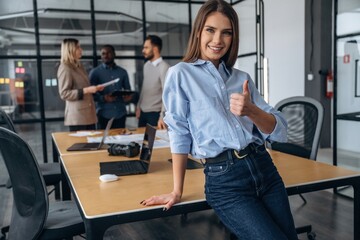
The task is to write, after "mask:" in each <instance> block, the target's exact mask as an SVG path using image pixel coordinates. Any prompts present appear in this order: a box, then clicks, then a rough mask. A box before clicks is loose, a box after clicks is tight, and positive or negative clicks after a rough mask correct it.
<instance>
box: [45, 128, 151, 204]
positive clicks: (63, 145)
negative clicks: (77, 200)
mask: <svg viewBox="0 0 360 240" xmlns="http://www.w3.org/2000/svg"><path fill="white" fill-rule="evenodd" d="M123 130H124V129H110V131H109V136H112V135H118V134H121V133H122V132H123ZM99 132H101V133H100V134H98V135H94V136H92V137H100V136H103V131H102V130H100V131H99ZM131 132H132V133H134V134H137V133H144V132H145V128H138V129H137V130H136V131H131ZM69 134H70V132H55V133H52V134H51V136H52V152H53V161H54V162H59V157H60V156H64V155H71V156H73V155H78V154H80V155H82V154H90V153H98V152H102V153H107V149H105V148H104V149H100V150H96V151H67V150H66V149H67V148H68V147H70V146H71V145H73V144H74V143H79V142H87V137H74V136H70V135H69ZM61 166H62V165H61ZM61 171H62V173H63V174H62V176H63V177H62V180H61V193H62V197H61V198H62V199H63V200H69V199H70V198H71V196H70V188H69V185H68V184H67V180H66V178H65V174H64V169H63V167H61ZM59 195H60V194H59V193H57V194H56V199H59V198H60V196H59Z"/></svg>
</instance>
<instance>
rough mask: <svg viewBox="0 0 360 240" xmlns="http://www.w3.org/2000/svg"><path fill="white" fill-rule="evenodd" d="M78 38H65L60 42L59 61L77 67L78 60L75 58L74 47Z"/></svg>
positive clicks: (77, 42)
mask: <svg viewBox="0 0 360 240" xmlns="http://www.w3.org/2000/svg"><path fill="white" fill-rule="evenodd" d="M78 45H79V40H77V39H75V38H65V39H64V40H63V41H62V43H61V63H65V64H68V65H70V66H72V67H79V66H80V62H79V61H78V59H76V58H75V54H76V48H77V46H78Z"/></svg>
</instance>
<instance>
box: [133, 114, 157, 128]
mask: <svg viewBox="0 0 360 240" xmlns="http://www.w3.org/2000/svg"><path fill="white" fill-rule="evenodd" d="M159 117H160V112H143V111H141V113H140V118H139V123H138V127H146V124H147V123H148V124H150V125H151V126H157V124H158V121H159Z"/></svg>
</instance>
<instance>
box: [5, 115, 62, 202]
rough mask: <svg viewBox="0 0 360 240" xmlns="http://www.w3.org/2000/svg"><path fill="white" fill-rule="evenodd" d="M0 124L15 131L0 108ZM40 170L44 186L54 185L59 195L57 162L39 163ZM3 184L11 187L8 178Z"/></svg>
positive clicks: (59, 179)
mask: <svg viewBox="0 0 360 240" xmlns="http://www.w3.org/2000/svg"><path fill="white" fill-rule="evenodd" d="M0 126H1V127H5V128H7V129H9V130H11V131H13V132H15V133H16V130H15V126H14V123H13V122H12V120H11V118H10V117H9V115H8V114H6V113H5V111H3V110H1V109H0ZM39 166H40V171H41V173H42V175H43V177H44V180H45V185H46V186H54V189H53V190H51V191H50V192H49V194H50V193H51V192H52V191H54V190H55V191H56V195H57V196H59V195H60V182H61V170H60V164H59V163H42V164H40V165H39ZM5 186H6V187H7V188H11V181H10V179H9V180H8V181H7V182H6V184H5Z"/></svg>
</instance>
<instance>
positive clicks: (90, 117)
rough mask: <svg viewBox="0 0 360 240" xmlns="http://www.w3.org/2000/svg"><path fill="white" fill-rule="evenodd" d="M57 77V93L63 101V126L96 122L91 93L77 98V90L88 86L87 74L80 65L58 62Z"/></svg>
mask: <svg viewBox="0 0 360 240" xmlns="http://www.w3.org/2000/svg"><path fill="white" fill-rule="evenodd" d="M57 77H58V81H59V94H60V97H61V99H62V100H64V101H66V102H65V121H64V124H65V126H77V125H90V124H95V123H96V122H97V118H96V111H95V103H94V99H93V95H92V94H84V98H83V99H79V95H78V92H79V91H78V90H79V89H83V88H85V87H89V86H90V82H89V78H88V75H87V74H86V72H85V70H84V68H83V67H82V66H80V67H77V68H73V67H71V66H70V65H67V64H64V63H62V64H60V66H59V69H58V72H57Z"/></svg>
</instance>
